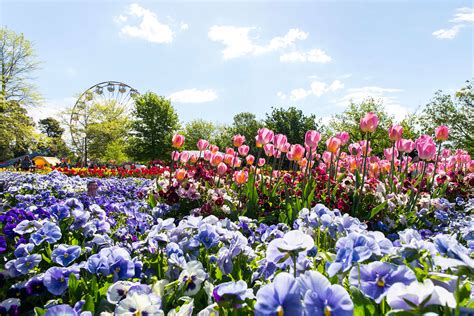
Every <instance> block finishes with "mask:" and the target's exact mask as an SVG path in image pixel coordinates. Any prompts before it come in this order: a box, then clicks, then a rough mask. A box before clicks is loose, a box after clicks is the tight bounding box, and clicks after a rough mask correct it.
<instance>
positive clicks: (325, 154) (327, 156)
mask: <svg viewBox="0 0 474 316" xmlns="http://www.w3.org/2000/svg"><path fill="white" fill-rule="evenodd" d="M322 159H323V161H324V162H325V163H326V164H329V163H330V162H331V152H329V151H325V152H323V157H322Z"/></svg>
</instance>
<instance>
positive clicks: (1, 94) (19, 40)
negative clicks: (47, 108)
mask: <svg viewBox="0 0 474 316" xmlns="http://www.w3.org/2000/svg"><path fill="white" fill-rule="evenodd" d="M0 42H1V43H0V81H1V82H0V83H1V86H0V100H2V99H3V100H5V101H16V102H18V103H20V104H21V105H36V104H37V103H38V102H39V101H41V96H40V95H39V93H38V92H37V91H36V87H35V86H34V85H33V84H32V83H31V82H30V81H31V76H32V73H33V72H34V71H36V70H37V69H38V65H39V64H38V62H37V61H36V60H35V59H36V56H35V53H34V51H33V48H32V46H31V43H30V41H28V40H27V39H25V37H24V35H23V34H17V33H15V32H14V31H11V30H9V29H8V28H5V27H3V28H0Z"/></svg>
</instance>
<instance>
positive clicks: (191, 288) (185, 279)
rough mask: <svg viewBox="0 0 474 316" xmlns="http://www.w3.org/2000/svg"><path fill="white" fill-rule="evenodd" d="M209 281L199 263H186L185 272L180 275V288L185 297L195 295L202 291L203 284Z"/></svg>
mask: <svg viewBox="0 0 474 316" xmlns="http://www.w3.org/2000/svg"><path fill="white" fill-rule="evenodd" d="M206 279H207V273H206V271H204V268H203V267H202V263H201V262H199V261H196V260H194V261H190V262H188V263H186V266H185V268H184V270H183V271H182V272H181V274H180V275H179V283H180V287H181V288H182V289H184V295H190V296H192V295H195V294H196V293H197V292H199V290H200V289H201V284H202V283H203V282H204V281H205V280H206Z"/></svg>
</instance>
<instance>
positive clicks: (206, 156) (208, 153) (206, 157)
mask: <svg viewBox="0 0 474 316" xmlns="http://www.w3.org/2000/svg"><path fill="white" fill-rule="evenodd" d="M211 157H212V152H211V151H210V150H205V151H204V160H205V161H209V160H211Z"/></svg>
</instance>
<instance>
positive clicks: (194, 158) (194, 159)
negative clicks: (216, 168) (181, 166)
mask: <svg viewBox="0 0 474 316" xmlns="http://www.w3.org/2000/svg"><path fill="white" fill-rule="evenodd" d="M189 161H190V162H191V163H196V161H198V156H197V155H196V154H191V155H190V156H189Z"/></svg>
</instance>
